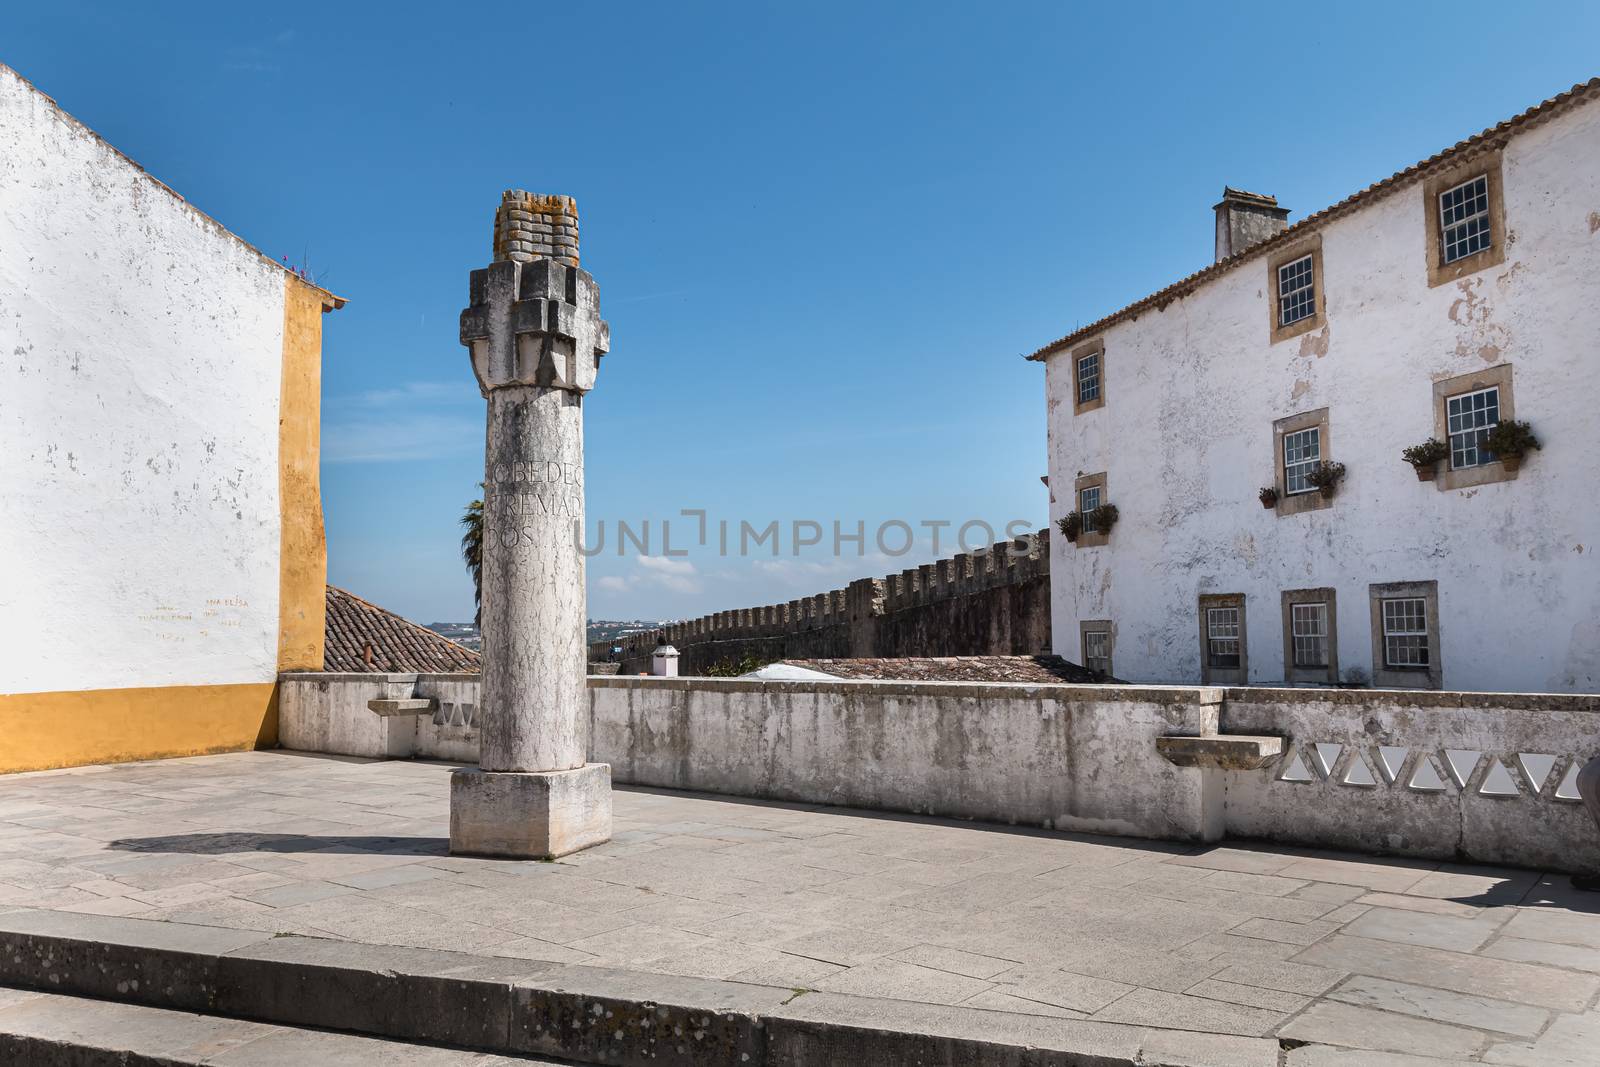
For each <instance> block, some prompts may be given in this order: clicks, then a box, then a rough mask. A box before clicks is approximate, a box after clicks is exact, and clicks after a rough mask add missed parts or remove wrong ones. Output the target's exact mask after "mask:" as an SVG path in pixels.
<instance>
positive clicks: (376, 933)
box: [0, 752, 1600, 1067]
mask: <svg viewBox="0 0 1600 1067" xmlns="http://www.w3.org/2000/svg"><path fill="white" fill-rule="evenodd" d="M451 769H452V767H451V765H447V764H438V763H416V762H409V761H392V762H381V761H367V760H357V759H349V758H342V757H324V756H311V755H305V754H294V753H280V752H262V753H239V754H231V755H221V756H207V757H195V758H191V759H178V760H164V761H158V762H151V763H139V764H122V765H115V766H101V767H88V768H76V769H72V770H65V771H51V772H41V773H36V774H22V775H12V776H8V777H5V778H0V910H7V909H54V910H61V911H76V912H87V913H93V914H100V915H117V916H136V917H139V918H144V919H166V920H173V921H179V922H186V923H197V924H203V925H210V926H223V927H235V928H241V929H248V930H258V931H270V932H274V933H300V934H307V935H311V936H316V937H332V938H345V939H351V940H356V941H362V942H371V943H377V944H395V945H409V946H417V947H421V948H434V949H450V950H455V951H459V952H467V953H475V954H479V955H489V956H504V957H513V958H518V959H526V960H549V961H554V962H558V963H582V964H590V965H594V966H599V967H611V968H623V969H629V970H636V971H644V972H657V973H661V974H671V975H689V976H698V977H704V978H714V979H723V980H729V981H733V982H747V983H756V984H761V985H767V986H774V985H776V986H786V987H790V988H793V989H794V990H796V991H797V996H804V995H805V993H804V992H802V991H813V990H814V991H829V992H835V993H843V994H852V995H855V996H858V997H869V998H890V999H894V1000H901V1001H912V1002H921V1003H924V1004H931V1005H965V1006H967V1007H973V1008H986V1009H990V1010H997V1011H1002V1012H1011V1013H1017V1014H1021V1015H1031V1016H1046V1017H1055V1018H1073V1019H1094V1020H1101V1021H1107V1022H1116V1023H1129V1024H1136V1025H1139V1026H1145V1027H1158V1028H1168V1029H1174V1030H1188V1031H1209V1032H1214V1033H1218V1034H1230V1035H1244V1036H1252V1037H1265V1036H1276V1037H1278V1038H1280V1039H1284V1040H1285V1047H1290V1048H1293V1047H1294V1046H1295V1045H1297V1044H1298V1043H1300V1042H1305V1043H1310V1044H1312V1045H1327V1046H1335V1047H1332V1048H1308V1049H1301V1050H1299V1051H1298V1052H1296V1053H1294V1054H1293V1058H1292V1059H1291V1061H1290V1062H1293V1063H1296V1064H1304V1065H1308V1067H1314V1065H1316V1064H1330V1065H1331V1064H1347V1063H1348V1064H1384V1065H1392V1067H1402V1065H1410V1067H1424V1065H1429V1064H1438V1063H1439V1062H1440V1061H1447V1062H1482V1063H1496V1064H1526V1065H1532V1064H1552V1065H1561V1064H1583V1065H1586V1067H1587V1065H1593V1064H1594V1063H1596V1062H1597V1061H1600V1053H1597V1052H1596V1049H1600V1011H1597V1009H1596V1000H1597V998H1600V897H1595V896H1591V895H1586V894H1579V893H1574V892H1572V891H1571V890H1569V889H1568V888H1567V886H1566V879H1565V878H1564V877H1562V876H1545V875H1541V874H1539V873H1536V872H1530V871H1514V870H1496V869H1489V868H1481V867H1464V866H1453V865H1449V864H1439V863H1433V862H1426V861H1413V860H1399V859H1379V858H1372V857H1363V856H1357V855H1349V854H1339V853H1329V852H1320V851H1311V850H1302V849H1292V848H1278V847H1269V846H1263V845H1253V844H1241V843H1230V844H1228V845H1225V846H1222V847H1211V846H1190V845H1180V844H1172V843H1162V842H1141V841H1136V840H1132V839H1125V838H1101V837H1088V836H1083V835H1073V834H1058V833H1049V832H1044V831H1017V830H1009V829H1006V828H1003V827H994V826H985V825H979V824H969V823H953V822H949V821H945V820H936V819H919V818H915V817H908V816H900V815H893V816H891V815H882V814H876V813H872V812H862V811H853V810H845V809H837V808H820V807H815V806H802V805H784V804H774V803H767V802H754V801H745V800H740V799H737V798H727V797H713V796H706V795H700V794H686V793H669V792H663V791H652V790H637V789H627V788H623V789H619V790H618V791H617V793H616V836H615V838H614V839H613V841H612V842H611V843H610V844H608V845H604V846H601V847H600V848H597V849H594V850H591V851H589V852H584V853H580V854H577V855H574V856H570V857H567V858H566V859H564V860H561V861H558V862H555V863H540V862H518V861H506V860H476V859H464V858H455V857H451V856H449V855H448V854H447V834H448V804H449V800H448V792H449V781H448V779H449V772H450V770H451ZM5 1015H6V1011H5V1010H0V1025H3V1024H4V1019H5ZM1339 1047H1345V1048H1348V1049H1352V1050H1357V1051H1351V1052H1348V1053H1342V1052H1340V1051H1339ZM1374 1050H1383V1051H1384V1052H1388V1053H1393V1054H1395V1055H1393V1056H1384V1055H1379V1054H1378V1053H1377V1052H1375V1051H1374Z"/></svg>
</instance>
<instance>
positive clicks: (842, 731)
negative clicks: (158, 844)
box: [280, 673, 1600, 870]
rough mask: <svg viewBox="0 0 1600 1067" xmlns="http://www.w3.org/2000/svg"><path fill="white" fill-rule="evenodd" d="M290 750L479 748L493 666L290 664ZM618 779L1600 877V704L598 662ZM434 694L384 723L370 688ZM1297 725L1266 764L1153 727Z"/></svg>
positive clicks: (594, 720) (1250, 730)
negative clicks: (1595, 776)
mask: <svg viewBox="0 0 1600 1067" xmlns="http://www.w3.org/2000/svg"><path fill="white" fill-rule="evenodd" d="M280 691H281V697H280V709H281V710H280V714H281V717H282V726H281V732H282V736H283V739H284V741H283V743H284V746H285V747H287V748H297V749H303V750H309V751H319V752H334V753H342V754H346V755H355V756H375V757H385V756H387V757H391V758H392V757H403V756H415V757H419V758H427V759H454V760H466V761H471V760H472V759H473V758H474V757H475V752H476V745H477V728H476V706H477V691H478V683H477V676H476V675H427V674H424V675H331V674H309V673H308V674H286V675H284V676H283V677H282V681H281V685H280ZM588 695H589V712H588V715H589V718H588V723H589V726H588V729H589V758H590V759H591V760H593V761H595V762H601V763H609V764H611V766H612V773H613V777H614V779H615V781H617V782H618V783H624V784H626V783H631V784H635V785H646V786H657V787H662V788H671V789H692V790H699V791H704V792H715V793H727V794H731V795H737V796H750V797H761V798H767V799H774V800H787V801H795V802H801V803H813V804H838V805H844V806H854V807H863V808H876V809H882V810H890V811H904V812H916V813H920V814H927V815H940V816H949V817H956V818H970V819H979V820H984V821H988V822H996V823H1007V824H1017V825H1025V826H1037V827H1044V828H1048V829H1054V830H1074V831H1082V832H1092V833H1107V834H1119V835H1124V836H1130V837H1152V838H1164V839H1171V840H1182V841H1212V840H1217V839H1219V838H1222V837H1239V838H1256V839H1266V840H1272V841H1278V842H1284V843H1291V844H1300V845H1307V846H1311V847H1317V848H1341V849H1357V850H1361V851H1366V852H1376V853H1388V854H1393V855H1403V856H1419V857H1426V858H1430V859H1454V860H1461V861H1468V862H1478V863H1496V864H1508V865H1512V866H1522V867H1536V868H1544V869H1554V870H1588V869H1596V868H1600V833H1597V832H1596V829H1595V827H1594V824H1593V823H1592V822H1591V821H1590V820H1589V819H1588V816H1587V814H1586V813H1585V812H1584V811H1583V809H1582V806H1581V804H1580V803H1579V802H1578V799H1577V796H1576V793H1575V791H1574V790H1573V785H1572V779H1573V777H1574V776H1575V774H1576V768H1577V767H1579V766H1581V765H1582V764H1583V763H1584V762H1585V761H1586V760H1588V759H1590V758H1593V757H1594V756H1595V755H1596V754H1600V696H1574V695H1548V694H1528V693H1449V692H1444V693H1439V692H1426V693H1420V692H1403V691H1398V690H1381V689H1368V690H1311V689H1253V688H1240V689H1226V690H1224V689H1217V688H1200V687H1185V686H1121V685H1066V684H1063V685H1030V684H1024V683H983V684H973V683H966V682H867V681H837V682H832V681H829V682H814V681H758V680H753V679H739V678H726V679H723V678H639V677H625V676H624V677H591V678H590V679H589V682H588ZM407 697H423V698H431V699H433V700H434V701H435V706H434V707H433V708H431V709H430V710H429V711H428V712H427V713H425V714H421V715H415V716H380V715H376V714H374V713H373V712H371V711H369V710H368V709H367V701H368V700H371V699H374V698H388V699H404V698H407ZM1245 734H1248V735H1265V736H1266V737H1267V738H1268V739H1269V740H1271V741H1273V742H1277V741H1279V739H1281V742H1282V749H1283V754H1282V755H1281V756H1277V757H1275V758H1271V759H1268V760H1266V761H1265V762H1264V764H1263V765H1261V766H1258V767H1254V768H1253V769H1224V766H1216V767H1196V766H1179V765H1175V764H1174V763H1171V762H1168V760H1167V759H1166V758H1165V757H1163V756H1162V755H1161V752H1160V751H1159V749H1158V746H1157V739H1158V738H1162V737H1172V736H1179V737H1205V738H1207V739H1208V740H1212V741H1215V742H1217V743H1218V744H1219V745H1220V746H1221V747H1226V745H1227V743H1228V742H1229V740H1230V739H1238V738H1240V735H1245Z"/></svg>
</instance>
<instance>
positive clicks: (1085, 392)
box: [1078, 352, 1100, 404]
mask: <svg viewBox="0 0 1600 1067" xmlns="http://www.w3.org/2000/svg"><path fill="white" fill-rule="evenodd" d="M1098 399H1100V353H1098V352H1091V353H1089V354H1088V355H1087V356H1081V357H1079V359H1078V403H1079V404H1087V403H1088V402H1089V401H1091V400H1098Z"/></svg>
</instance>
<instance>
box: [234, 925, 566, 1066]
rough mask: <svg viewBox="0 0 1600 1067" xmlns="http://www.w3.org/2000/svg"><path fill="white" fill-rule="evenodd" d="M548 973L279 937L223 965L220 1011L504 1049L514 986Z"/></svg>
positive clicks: (429, 952) (507, 962) (508, 963)
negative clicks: (512, 987) (542, 973)
mask: <svg viewBox="0 0 1600 1067" xmlns="http://www.w3.org/2000/svg"><path fill="white" fill-rule="evenodd" d="M550 966H552V965H550V964H544V963H538V962H533V961H528V960H521V959H500V958H495V957H487V958H486V957H482V956H472V955H468V954H466V953H459V952H441V951H438V950H435V949H420V948H409V947H405V946H399V945H369V944H361V943H359V942H355V943H352V942H349V941H333V940H328V939H323V938H306V937H279V938H273V939H272V940H270V941H266V942H263V943H261V944H258V945H252V946H250V947H248V948H245V949H241V950H239V951H237V952H232V953H229V954H228V955H226V956H223V957H222V958H221V960H220V962H219V965H218V984H217V990H218V992H217V997H216V1002H215V1007H216V1010H217V1011H220V1012H223V1013H226V1014H233V1015H241V1016H252V1017H256V1018H263V1019H270V1020H276V1021H287V1022H292V1023H294V1024H295V1025H297V1026H320V1027H326V1028H328V1029H334V1030H354V1031H357V1032H361V1033H368V1034H377V1035H380V1036H386V1037H398V1038H407V1039H415V1040H422V1041H431V1042H435V1043H438V1044H449V1045H462V1046H466V1047H469V1048H503V1047H504V1044H505V1037H506V1033H507V1030H508V1027H509V1026H510V1019H511V983H512V982H513V981H515V980H517V979H519V978H526V977H528V976H529V975H532V974H537V973H539V972H541V971H543V970H548V969H549V968H550Z"/></svg>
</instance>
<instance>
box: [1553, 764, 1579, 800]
mask: <svg viewBox="0 0 1600 1067" xmlns="http://www.w3.org/2000/svg"><path fill="white" fill-rule="evenodd" d="M1556 799H1557V800H1582V799H1583V794H1581V793H1579V792H1578V761H1577V760H1573V761H1572V762H1571V763H1569V764H1567V773H1566V774H1563V775H1562V776H1561V784H1560V785H1558V786H1556Z"/></svg>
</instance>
